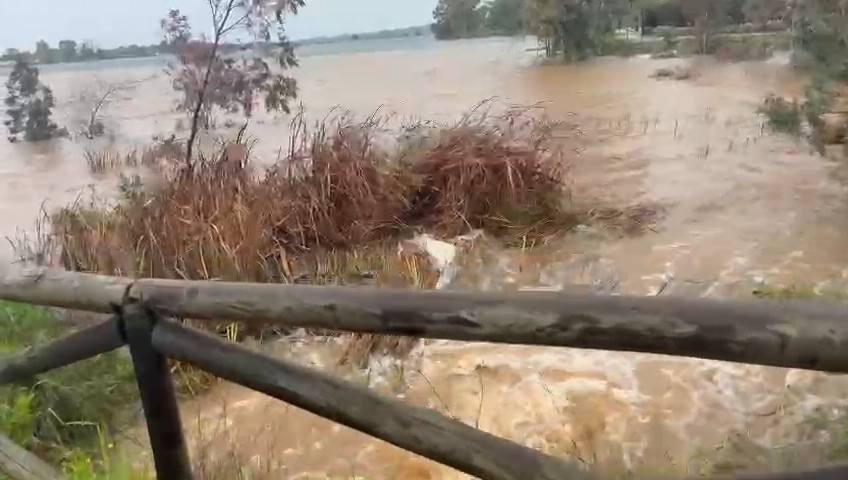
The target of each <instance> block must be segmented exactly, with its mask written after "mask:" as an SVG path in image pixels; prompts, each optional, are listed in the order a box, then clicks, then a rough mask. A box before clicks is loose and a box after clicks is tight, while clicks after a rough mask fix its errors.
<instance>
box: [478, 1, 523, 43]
mask: <svg viewBox="0 0 848 480" xmlns="http://www.w3.org/2000/svg"><path fill="white" fill-rule="evenodd" d="M486 28H487V29H488V30H489V32H492V33H496V34H500V35H515V34H517V33H520V32H521V31H523V30H524V0H493V1H492V2H491V3H490V4H489V8H488V11H487V15H486Z"/></svg>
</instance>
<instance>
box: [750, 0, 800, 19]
mask: <svg viewBox="0 0 848 480" xmlns="http://www.w3.org/2000/svg"><path fill="white" fill-rule="evenodd" d="M788 9H789V6H788V5H787V2H786V0H746V2H745V5H744V6H743V8H742V11H743V12H744V14H745V19H746V20H747V21H749V22H751V23H755V24H758V25H765V24H766V23H768V22H769V21H770V20H778V19H783V18H784V17H785V16H786V15H787V13H788Z"/></svg>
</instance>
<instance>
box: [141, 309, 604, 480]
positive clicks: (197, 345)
mask: <svg viewBox="0 0 848 480" xmlns="http://www.w3.org/2000/svg"><path fill="white" fill-rule="evenodd" d="M153 345H154V346H155V347H156V349H157V350H159V351H160V352H162V353H163V354H164V355H166V356H168V357H171V358H175V359H178V360H182V361H185V362H188V363H191V364H193V365H195V366H197V367H200V368H202V369H204V370H206V371H208V372H211V373H213V374H215V375H217V376H219V377H221V378H224V379H227V380H230V381H232V382H235V383H238V384H240V385H243V386H246V387H248V388H252V389H254V390H256V391H259V392H262V393H265V394H267V395H270V396H272V397H274V398H278V399H280V400H283V401H285V402H287V403H290V404H292V405H295V406H297V407H300V408H303V409H304V410H307V411H310V412H312V413H314V414H316V415H320V416H322V417H324V418H327V419H330V420H333V421H335V422H338V423H341V424H344V425H347V426H349V427H351V428H354V429H356V430H359V431H360V432H364V433H367V434H369V435H372V436H374V437H377V438H379V439H381V440H385V441H387V442H389V443H391V444H393V445H396V446H398V447H400V448H403V449H405V450H409V451H410V452H414V453H417V454H419V455H422V456H424V457H427V458H430V459H432V460H435V461H437V462H439V463H442V464H444V465H447V466H450V467H453V468H456V469H457V470H460V471H462V472H465V473H468V474H470V475H473V476H476V477H479V478H483V479H487V480H526V479H531V478H532V479H534V480H586V479H590V478H595V477H594V476H593V475H592V474H590V473H589V472H586V471H585V470H583V469H581V468H580V467H578V466H577V465H575V464H571V463H569V462H566V461H564V460H561V459H558V458H555V457H551V456H549V455H545V454H543V453H541V452H538V451H535V450H532V449H530V448H527V447H524V446H522V445H519V444H517V443H513V442H510V441H508V440H505V439H502V438H499V437H496V436H493V435H490V434H488V433H485V432H482V431H480V430H477V429H475V428H473V427H470V426H468V425H466V424H464V423H462V422H459V421H456V420H452V419H450V418H448V417H445V416H444V415H441V414H439V413H437V412H435V411H433V410H429V409H424V408H419V407H413V406H410V405H407V404H404V403H402V402H399V401H397V400H391V399H388V398H385V397H382V396H380V395H377V394H375V393H374V392H372V391H370V390H368V389H365V388H362V387H360V386H357V385H353V384H351V383H349V382H346V381H344V380H341V379H338V378H335V377H333V376H331V375H327V374H325V373H322V372H319V371H316V370H312V369H309V368H306V367H303V366H301V365H297V364H295V363H292V362H288V361H285V360H279V359H274V358H271V357H268V356H264V355H261V354H259V353H256V352H253V351H250V350H248V349H246V348H244V347H242V346H239V345H236V344H233V343H228V342H225V341H223V340H221V339H219V338H217V337H214V336H212V335H209V334H207V333H205V332H202V331H200V330H196V329H192V328H188V327H183V326H181V325H179V324H177V323H174V322H171V321H159V322H158V323H157V324H156V326H155V327H154V329H153Z"/></svg>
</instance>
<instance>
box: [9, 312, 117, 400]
mask: <svg viewBox="0 0 848 480" xmlns="http://www.w3.org/2000/svg"><path fill="white" fill-rule="evenodd" d="M123 344H124V339H123V335H122V333H121V330H120V326H119V321H118V319H117V318H111V319H109V320H107V321H105V322H102V323H99V324H97V325H94V326H91V327H88V328H84V329H82V330H79V331H77V332H74V333H71V334H70V335H68V336H66V337H63V338H60V339H58V340H55V341H53V342H50V343H48V344H46V345H43V346H36V347H32V348H30V349H28V350H25V351H24V352H21V353H18V354H16V355H14V356H12V357H7V358H0V385H3V384H6V383H14V382H22V381H26V380H29V379H31V378H32V377H34V376H36V375H38V374H41V373H45V372H48V371H50V370H53V369H56V368H61V367H64V366H67V365H70V364H72V363H76V362H79V361H81V360H85V359H88V358H91V357H94V356H97V355H100V354H101V353H106V352H111V351H112V350H115V349H116V348H119V347H121V346H122V345H123Z"/></svg>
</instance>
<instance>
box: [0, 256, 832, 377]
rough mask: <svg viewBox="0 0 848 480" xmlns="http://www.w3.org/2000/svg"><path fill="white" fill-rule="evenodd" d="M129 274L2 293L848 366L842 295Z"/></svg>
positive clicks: (36, 299)
mask: <svg viewBox="0 0 848 480" xmlns="http://www.w3.org/2000/svg"><path fill="white" fill-rule="evenodd" d="M39 279H40V280H39ZM63 279H64V280H63ZM40 282H46V283H47V284H48V285H49V289H47V288H44V287H42V286H40ZM128 282H129V281H128V280H126V279H115V278H112V277H103V276H97V275H87V274H80V273H72V272H62V271H54V270H41V273H38V274H34V273H33V271H32V270H30V271H29V272H28V273H27V274H26V275H21V274H15V273H14V272H11V273H9V274H7V275H5V276H0V298H6V299H12V300H19V301H25V302H29V303H39V304H47V305H52V306H57V307H66V308H83V309H86V310H93V311H108V310H109V308H110V305H111V304H113V303H116V302H120V301H121V300H122V299H125V298H131V299H133V300H139V301H143V302H144V303H145V305H147V306H149V307H152V308H154V309H156V310H157V311H160V312H162V313H164V314H166V315H170V316H175V317H182V318H193V319H200V320H202V319H210V320H240V321H244V322H270V323H276V324H279V325H283V326H289V327H308V328H322V329H329V330H342V331H352V332H366V333H382V334H395V335H409V336H418V337H430V338H446V339H454V340H468V341H485V342H502V343H515V344H536V345H549V346H563V347H577V348H591V349H602V350H618V351H635V352H646V353H657V354H667V355H678V356H688V357H700V358H708V359H716V360H726V361H734V362H744V363H751V364H760V365H772V366H777V367H788V368H804V369H812V370H821V371H827V372H841V373H848V306H846V305H841V304H828V303H824V302H766V301H758V302H753V301H752V302H725V301H717V300H705V299H690V298H674V297H626V296H620V297H610V296H594V295H575V294H566V293H558V292H519V293H510V294H484V293H461V292H422V291H407V290H381V289H368V288H345V287H316V286H305V285H271V284H247V283H225V282H208V281H207V282H202V281H179V280H159V279H144V280H137V281H135V282H134V283H128ZM98 286H101V287H105V288H98ZM116 286H124V287H125V289H126V291H125V292H120V291H119V289H117V288H116ZM51 292H52V294H51ZM98 292H99V293H98ZM124 294H125V295H124Z"/></svg>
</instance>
